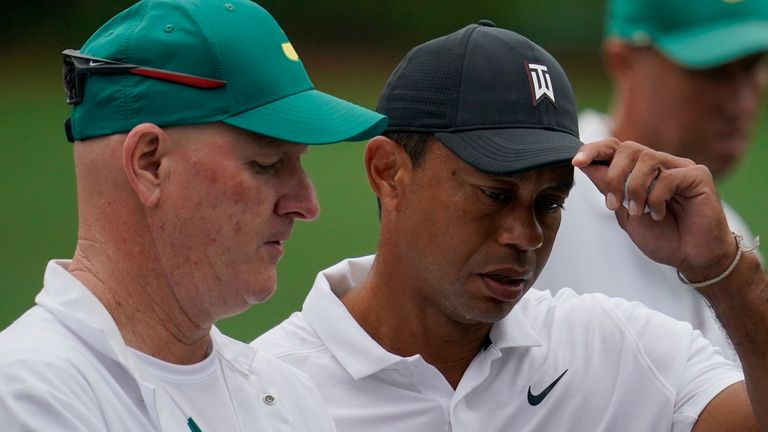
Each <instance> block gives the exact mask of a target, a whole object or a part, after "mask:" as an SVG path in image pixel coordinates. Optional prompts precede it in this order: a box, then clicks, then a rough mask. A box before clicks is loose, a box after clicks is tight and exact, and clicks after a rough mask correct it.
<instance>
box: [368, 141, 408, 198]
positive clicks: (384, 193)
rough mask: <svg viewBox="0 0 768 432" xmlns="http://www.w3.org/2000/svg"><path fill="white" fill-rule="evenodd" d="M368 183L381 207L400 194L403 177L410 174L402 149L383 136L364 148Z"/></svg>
mask: <svg viewBox="0 0 768 432" xmlns="http://www.w3.org/2000/svg"><path fill="white" fill-rule="evenodd" d="M365 170H366V172H367V174H368V183H369V184H370V185H371V189H373V192H374V193H375V194H376V196H377V197H379V200H380V201H381V205H382V207H386V206H387V203H389V202H391V201H392V200H393V199H397V197H398V196H399V195H400V194H401V193H402V191H401V188H402V180H403V176H407V175H409V173H410V172H411V164H410V158H409V157H408V155H407V154H406V153H405V151H404V150H403V148H402V147H400V145H399V144H398V143H396V142H394V141H392V140H391V139H389V138H387V137H385V136H377V137H375V138H373V139H372V140H370V141H368V145H367V146H366V147H365Z"/></svg>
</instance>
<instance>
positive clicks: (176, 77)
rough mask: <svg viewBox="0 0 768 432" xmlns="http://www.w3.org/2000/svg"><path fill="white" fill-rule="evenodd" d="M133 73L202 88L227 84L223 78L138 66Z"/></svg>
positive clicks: (132, 70)
mask: <svg viewBox="0 0 768 432" xmlns="http://www.w3.org/2000/svg"><path fill="white" fill-rule="evenodd" d="M131 73H132V74H134V75H142V76H145V77H150V78H156V79H159V80H163V81H170V82H175V83H179V84H184V85H188V86H191V87H197V88H202V89H213V88H219V87H224V86H225V85H226V84H227V82H226V81H222V80H217V79H211V78H202V77H196V76H192V75H186V74H181V73H175V72H167V71H161V70H157V69H147V68H136V69H131Z"/></svg>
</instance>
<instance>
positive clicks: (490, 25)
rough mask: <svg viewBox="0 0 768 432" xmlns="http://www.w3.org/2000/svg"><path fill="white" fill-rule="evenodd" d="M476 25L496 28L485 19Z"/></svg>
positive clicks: (494, 24)
mask: <svg viewBox="0 0 768 432" xmlns="http://www.w3.org/2000/svg"><path fill="white" fill-rule="evenodd" d="M477 25H481V26H483V27H496V23H494V22H493V21H491V20H487V19H482V20H480V21H478V22H477Z"/></svg>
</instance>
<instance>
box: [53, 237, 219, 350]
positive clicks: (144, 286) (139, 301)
mask: <svg viewBox="0 0 768 432" xmlns="http://www.w3.org/2000/svg"><path fill="white" fill-rule="evenodd" d="M105 243H106V242H101V241H93V240H85V239H83V238H80V239H79V241H78V246H77V250H76V251H75V256H74V257H73V259H72V264H71V265H70V266H69V268H68V271H69V272H70V273H71V274H72V275H73V276H74V277H75V278H77V279H78V280H79V281H80V282H81V283H82V284H83V285H85V287H86V288H88V289H89V290H90V291H91V292H92V293H93V294H94V295H95V296H96V298H97V299H98V300H99V301H100V302H101V303H102V305H104V307H105V308H106V309H107V311H108V312H109V313H110V315H111V316H112V319H113V320H114V321H115V324H116V325H117V327H118V329H119V330H120V334H121V335H122V337H123V339H124V340H125V343H126V345H128V346H130V347H132V348H134V349H136V350H138V351H141V352H143V353H146V354H148V355H151V356H153V357H156V358H159V359H161V360H163V361H166V362H169V363H175V364H193V363H197V362H199V361H201V360H203V359H204V358H205V357H206V356H207V353H208V350H209V347H210V343H211V341H210V329H211V326H212V323H206V324H202V325H201V324H199V323H196V322H195V321H193V320H192V318H191V317H190V316H188V315H187V314H186V313H185V312H184V310H183V309H182V308H181V306H180V305H179V303H178V300H177V299H176V297H175V294H174V292H173V290H172V289H171V287H170V284H169V283H168V281H166V280H165V279H164V278H163V277H162V272H161V271H160V269H159V268H158V267H157V266H155V265H152V264H149V263H147V262H143V263H142V265H136V263H137V261H135V260H131V259H130V255H131V254H130V246H127V247H126V248H121V250H120V252H115V251H114V250H113V249H110V248H108V247H106V246H105ZM147 250H149V249H144V253H146V251H147ZM132 264H133V265H132Z"/></svg>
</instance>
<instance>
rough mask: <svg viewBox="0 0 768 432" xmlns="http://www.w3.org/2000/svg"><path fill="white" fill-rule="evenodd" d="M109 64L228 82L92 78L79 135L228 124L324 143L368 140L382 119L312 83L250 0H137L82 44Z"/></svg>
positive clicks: (78, 112) (77, 110) (76, 115)
mask: <svg viewBox="0 0 768 432" xmlns="http://www.w3.org/2000/svg"><path fill="white" fill-rule="evenodd" d="M80 51H81V52H82V53H83V54H85V55H88V56H92V57H99V58H104V59H107V60H112V61H119V62H124V63H132V64H136V65H140V66H145V67H152V68H158V69H165V70H170V71H174V72H180V73H185V74H190V75H197V76H202V77H206V78H214V79H219V80H225V81H226V82H227V84H226V85H225V86H224V87H221V88H217V89H207V90H205V89H198V88H194V87H189V86H185V85H182V84H176V83H170V82H166V81H161V80H157V79H152V78H146V77H141V76H137V75H133V74H120V75H103V74H98V75H96V74H94V75H89V76H88V78H87V79H86V84H85V96H84V99H83V102H82V103H81V104H79V105H76V106H75V107H74V109H73V112H72V132H73V135H74V138H75V139H79V140H82V139H85V138H90V137H94V136H99V135H107V134H112V133H117V132H125V131H128V130H130V129H131V128H133V127H134V126H136V125H137V124H140V123H143V122H151V123H155V124H157V125H159V126H164V127H165V126H179V125H189V124H199V123H212V122H218V121H221V122H224V123H228V124H231V125H233V126H236V127H239V128H242V129H246V130H249V131H252V132H256V133H259V134H263V135H267V136H270V137H273V138H277V139H280V140H285V141H291V142H297V143H302V144H323V143H331V142H338V141H345V140H361V139H366V138H370V137H372V136H374V135H376V134H378V133H379V132H381V130H382V129H383V128H384V127H385V126H386V118H385V117H383V116H381V115H380V114H377V113H375V112H373V111H370V110H367V109H365V108H362V107H359V106H357V105H353V104H351V103H348V102H346V101H343V100H341V99H338V98H335V97H333V96H330V95H328V94H325V93H322V92H319V91H317V90H315V89H314V86H313V85H312V82H311V81H310V80H309V77H308V76H307V73H306V71H305V70H304V66H303V65H302V63H301V60H300V59H299V57H298V55H297V54H296V51H295V50H294V49H293V47H292V46H291V44H290V42H289V40H288V38H287V37H286V36H285V33H284V32H283V30H282V29H281V28H280V26H279V25H278V24H277V22H276V21H275V20H274V18H272V16H271V15H270V14H269V13H268V12H267V11H266V10H264V9H263V8H262V7H261V6H259V5H257V4H256V3H253V2H251V1H249V0H143V1H140V2H138V3H136V4H135V5H133V6H131V7H130V8H128V9H126V10H125V11H123V12H121V13H120V14H118V15H117V16H115V17H114V18H112V19H111V20H110V21H108V22H107V23H106V24H104V26H102V27H101V28H100V29H99V30H98V31H96V33H94V34H93V35H92V36H91V38H90V39H88V41H87V42H86V43H85V45H84V46H83V48H82V49H81V50H80Z"/></svg>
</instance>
